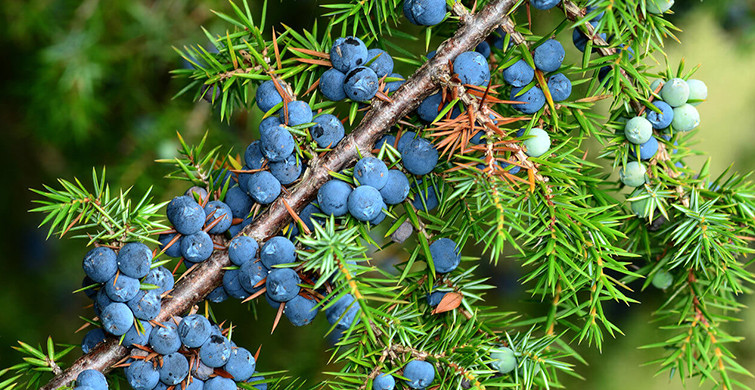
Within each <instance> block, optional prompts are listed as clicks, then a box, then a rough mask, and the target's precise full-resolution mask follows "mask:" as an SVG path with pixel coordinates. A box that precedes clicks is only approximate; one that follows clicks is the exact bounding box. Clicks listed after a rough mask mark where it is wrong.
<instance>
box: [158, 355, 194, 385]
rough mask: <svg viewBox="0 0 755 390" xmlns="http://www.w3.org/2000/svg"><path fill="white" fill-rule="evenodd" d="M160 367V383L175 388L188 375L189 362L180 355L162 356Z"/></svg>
mask: <svg viewBox="0 0 755 390" xmlns="http://www.w3.org/2000/svg"><path fill="white" fill-rule="evenodd" d="M162 361H163V365H162V367H160V371H159V372H160V381H161V382H162V383H164V384H166V385H168V386H176V385H178V384H179V383H181V381H183V380H184V378H186V377H187V376H188V375H189V361H188V360H186V357H185V356H184V355H182V354H180V353H177V352H174V353H171V354H168V355H165V356H163V358H162Z"/></svg>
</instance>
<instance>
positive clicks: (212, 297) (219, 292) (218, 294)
mask: <svg viewBox="0 0 755 390" xmlns="http://www.w3.org/2000/svg"><path fill="white" fill-rule="evenodd" d="M206 299H207V300H208V301H210V302H212V303H220V302H223V301H225V300H226V299H228V293H227V292H226V291H225V288H223V286H220V287H217V288H216V289H214V290H212V291H211V292H210V293H209V294H207V298H206Z"/></svg>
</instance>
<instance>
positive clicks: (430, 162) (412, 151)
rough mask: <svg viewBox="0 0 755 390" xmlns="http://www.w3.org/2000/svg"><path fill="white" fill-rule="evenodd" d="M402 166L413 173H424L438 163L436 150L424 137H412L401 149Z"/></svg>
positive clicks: (428, 171) (430, 170)
mask: <svg viewBox="0 0 755 390" xmlns="http://www.w3.org/2000/svg"><path fill="white" fill-rule="evenodd" d="M401 161H402V163H403V164H404V168H406V170H407V171H409V172H410V173H413V174H415V175H426V174H428V173H430V172H432V170H433V169H435V165H437V164H438V150H437V149H436V148H435V146H434V145H433V144H431V143H430V141H428V140H426V139H424V138H417V139H414V140H413V141H412V142H411V143H409V144H408V145H407V146H406V147H405V148H404V149H403V150H402V151H401Z"/></svg>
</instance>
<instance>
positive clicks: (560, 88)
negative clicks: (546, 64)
mask: <svg viewBox="0 0 755 390" xmlns="http://www.w3.org/2000/svg"><path fill="white" fill-rule="evenodd" d="M571 89H572V85H571V80H569V78H568V77H566V76H564V74H563V73H556V74H554V75H553V76H551V77H549V78H548V91H550V93H551V97H552V98H553V101H554V102H562V101H564V100H566V99H568V98H569V95H571Z"/></svg>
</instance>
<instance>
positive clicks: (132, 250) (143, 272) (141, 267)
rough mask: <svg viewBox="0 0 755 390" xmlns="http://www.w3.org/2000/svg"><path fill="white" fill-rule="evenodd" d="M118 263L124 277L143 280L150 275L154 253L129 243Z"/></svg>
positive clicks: (135, 243) (125, 246)
mask: <svg viewBox="0 0 755 390" xmlns="http://www.w3.org/2000/svg"><path fill="white" fill-rule="evenodd" d="M202 214H204V212H203V213H202ZM116 261H117V262H118V269H119V270H120V271H121V273H123V274H124V275H126V276H130V277H132V278H137V279H139V278H143V277H145V276H147V273H149V267H150V265H151V264H152V251H151V250H150V249H149V247H148V246H146V245H144V244H142V243H140V242H129V243H128V244H126V245H124V246H123V247H122V248H121V249H120V251H118V256H117V257H116Z"/></svg>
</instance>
